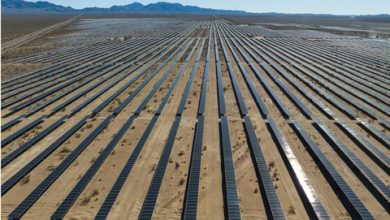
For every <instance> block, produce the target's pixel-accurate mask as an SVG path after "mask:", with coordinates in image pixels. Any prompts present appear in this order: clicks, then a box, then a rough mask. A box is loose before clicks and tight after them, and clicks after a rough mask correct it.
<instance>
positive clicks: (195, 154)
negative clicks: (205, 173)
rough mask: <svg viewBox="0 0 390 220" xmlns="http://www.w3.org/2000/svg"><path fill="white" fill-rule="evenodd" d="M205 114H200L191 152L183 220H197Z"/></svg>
mask: <svg viewBox="0 0 390 220" xmlns="http://www.w3.org/2000/svg"><path fill="white" fill-rule="evenodd" d="M203 131H204V116H202V115H200V116H198V123H197V124H196V129H195V137H194V143H193V148H192V154H191V161H190V169H189V172H188V183H187V188H186V193H185V198H184V205H183V207H184V209H183V212H182V219H183V220H196V216H197V210H198V196H199V180H200V170H201V163H202V146H203Z"/></svg>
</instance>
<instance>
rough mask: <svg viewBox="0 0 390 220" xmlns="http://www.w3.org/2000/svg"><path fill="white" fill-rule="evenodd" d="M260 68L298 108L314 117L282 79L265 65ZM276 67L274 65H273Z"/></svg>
mask: <svg viewBox="0 0 390 220" xmlns="http://www.w3.org/2000/svg"><path fill="white" fill-rule="evenodd" d="M260 66H261V67H262V68H263V70H264V71H265V72H266V73H267V74H268V75H269V76H270V77H271V78H272V79H273V80H274V81H275V82H276V84H278V86H279V87H280V88H282V90H283V91H284V92H285V93H286V94H287V96H288V97H290V99H291V100H292V101H293V102H294V103H295V104H296V105H298V107H299V108H300V109H301V110H302V111H303V112H304V113H305V114H306V115H308V116H311V115H313V112H312V111H310V109H309V108H307V107H306V105H305V104H304V103H303V102H302V101H301V100H300V99H299V98H298V97H297V96H296V95H295V94H294V93H293V92H292V91H291V90H290V89H289V88H288V87H287V86H286V85H284V83H283V82H282V81H280V79H278V78H277V77H276V76H275V75H274V73H273V72H272V71H271V70H270V69H268V67H267V66H265V65H264V64H263V63H261V64H260ZM272 66H274V65H272Z"/></svg>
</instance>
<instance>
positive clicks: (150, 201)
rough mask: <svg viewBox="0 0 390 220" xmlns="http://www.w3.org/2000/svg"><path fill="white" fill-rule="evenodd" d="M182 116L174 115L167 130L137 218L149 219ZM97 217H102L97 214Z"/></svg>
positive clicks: (140, 219) (141, 219)
mask: <svg viewBox="0 0 390 220" xmlns="http://www.w3.org/2000/svg"><path fill="white" fill-rule="evenodd" d="M181 117H182V116H176V118H175V121H174V122H173V125H172V127H171V130H170V131H169V135H168V139H167V141H166V143H165V146H164V149H163V152H162V154H161V157H160V160H159V162H158V164H157V168H156V172H155V173H154V176H153V179H152V183H151V184H150V186H149V190H148V193H147V195H146V198H145V201H144V204H143V206H142V209H141V212H140V214H139V216H138V219H139V220H144V219H151V218H152V215H153V211H154V207H155V206H156V201H157V197H158V193H159V191H160V188H161V184H162V181H163V179H164V174H165V170H166V169H167V166H168V163H169V157H170V155H171V152H172V148H173V143H174V142H175V138H176V134H177V131H178V130H179V125H180V121H181ZM95 219H96V220H97V219H102V218H100V216H99V213H98V214H97V218H95Z"/></svg>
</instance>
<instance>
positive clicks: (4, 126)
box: [1, 114, 26, 132]
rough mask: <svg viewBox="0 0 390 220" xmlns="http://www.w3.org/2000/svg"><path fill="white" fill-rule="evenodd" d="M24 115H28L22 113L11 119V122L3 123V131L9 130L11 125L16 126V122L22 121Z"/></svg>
mask: <svg viewBox="0 0 390 220" xmlns="http://www.w3.org/2000/svg"><path fill="white" fill-rule="evenodd" d="M24 117H26V114H23V115H20V116H19V117H16V118H14V119H12V120H11V121H9V122H7V123H5V124H3V125H2V126H1V132H3V131H5V130H7V129H8V128H10V127H12V126H14V125H16V124H17V123H19V122H20V121H21V119H22V118H24Z"/></svg>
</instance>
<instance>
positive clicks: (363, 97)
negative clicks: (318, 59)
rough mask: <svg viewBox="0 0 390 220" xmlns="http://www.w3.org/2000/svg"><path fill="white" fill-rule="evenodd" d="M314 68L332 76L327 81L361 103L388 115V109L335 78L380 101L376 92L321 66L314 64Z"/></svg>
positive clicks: (389, 112) (389, 113) (379, 96)
mask: <svg viewBox="0 0 390 220" xmlns="http://www.w3.org/2000/svg"><path fill="white" fill-rule="evenodd" d="M315 66H316V67H317V68H319V69H322V70H324V71H326V72H328V73H329V74H330V75H332V76H333V77H332V78H330V79H328V80H330V81H331V82H333V83H335V84H337V85H339V86H340V87H342V88H343V89H344V90H345V91H347V92H349V93H351V94H352V95H354V96H357V97H358V98H360V99H362V100H363V101H365V102H366V103H368V104H370V105H371V106H373V107H374V108H376V109H378V110H380V111H382V112H384V113H385V114H388V115H390V109H388V108H386V107H385V106H383V105H382V104H380V103H378V102H376V101H374V100H372V99H371V98H369V97H367V96H365V95H363V94H361V93H360V92H358V91H356V90H354V89H352V88H351V87H349V86H347V85H345V84H344V83H342V82H340V81H338V80H335V78H339V79H341V80H343V81H345V82H347V83H348V84H350V85H352V86H353V87H355V88H358V89H359V90H362V91H364V92H365V93H368V94H370V95H373V96H374V97H376V98H377V99H380V98H381V97H382V96H381V95H380V94H377V93H376V92H373V91H371V90H369V89H367V88H366V87H364V86H361V85H359V84H357V83H355V82H353V81H352V80H349V79H348V78H346V77H342V76H341V75H340V74H338V73H335V72H333V71H332V70H330V69H328V68H325V67H323V66H321V65H318V64H315Z"/></svg>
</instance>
